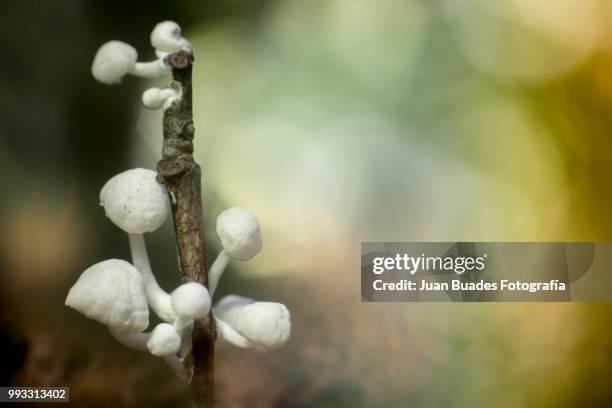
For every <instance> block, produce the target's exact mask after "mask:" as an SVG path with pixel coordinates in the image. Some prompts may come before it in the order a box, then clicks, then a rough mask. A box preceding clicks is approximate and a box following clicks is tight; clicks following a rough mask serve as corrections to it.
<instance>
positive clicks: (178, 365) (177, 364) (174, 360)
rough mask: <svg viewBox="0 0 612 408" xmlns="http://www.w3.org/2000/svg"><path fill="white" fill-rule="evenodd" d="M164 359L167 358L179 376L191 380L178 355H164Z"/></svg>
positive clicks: (187, 380) (167, 361)
mask: <svg viewBox="0 0 612 408" xmlns="http://www.w3.org/2000/svg"><path fill="white" fill-rule="evenodd" d="M164 360H166V363H168V365H169V366H170V368H172V369H173V370H174V372H175V373H176V375H177V377H178V378H180V379H181V380H183V381H185V382H191V379H190V378H189V376H188V375H187V370H186V369H185V366H184V365H183V362H182V361H181V360H180V359H179V358H178V357H177V356H167V357H164Z"/></svg>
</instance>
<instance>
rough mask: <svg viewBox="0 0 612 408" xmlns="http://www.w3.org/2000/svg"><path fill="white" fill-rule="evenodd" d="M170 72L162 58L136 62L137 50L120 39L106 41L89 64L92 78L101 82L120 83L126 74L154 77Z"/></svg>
mask: <svg viewBox="0 0 612 408" xmlns="http://www.w3.org/2000/svg"><path fill="white" fill-rule="evenodd" d="M170 72H171V68H170V66H168V65H167V64H166V63H165V62H164V60H163V58H159V59H157V60H154V61H151V62H138V52H137V51H136V49H134V47H132V46H131V45H129V44H126V43H124V42H122V41H108V42H106V43H104V44H102V46H100V48H99V49H98V51H97V52H96V55H95V57H94V60H93V63H92V65H91V73H92V74H93V76H94V78H96V79H97V80H98V81H100V82H102V83H103V84H107V85H112V84H117V83H120V82H121V80H122V79H123V77H124V76H125V75H127V74H132V75H136V76H140V77H145V78H155V77H158V76H160V75H164V74H169V73H170Z"/></svg>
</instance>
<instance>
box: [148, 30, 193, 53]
mask: <svg viewBox="0 0 612 408" xmlns="http://www.w3.org/2000/svg"><path fill="white" fill-rule="evenodd" d="M151 45H152V46H153V48H155V52H156V53H157V55H158V56H159V57H164V56H165V55H167V54H171V53H175V52H179V51H187V52H191V44H190V43H189V41H187V40H186V39H185V38H183V37H182V36H181V27H180V26H179V25H178V24H177V23H175V22H174V21H162V22H161V23H159V24H157V25H156V26H155V28H153V31H152V32H151Z"/></svg>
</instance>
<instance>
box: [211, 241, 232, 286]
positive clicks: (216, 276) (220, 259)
mask: <svg viewBox="0 0 612 408" xmlns="http://www.w3.org/2000/svg"><path fill="white" fill-rule="evenodd" d="M230 259H231V258H230V256H229V254H228V253H227V252H226V251H225V250H221V252H219V255H217V259H215V262H213V264H212V266H211V267H210V271H208V291H209V292H210V296H211V297H212V296H213V295H214V294H215V289H217V285H218V284H219V280H220V279H221V275H223V272H224V271H225V268H226V267H227V264H228V263H229V261H230Z"/></svg>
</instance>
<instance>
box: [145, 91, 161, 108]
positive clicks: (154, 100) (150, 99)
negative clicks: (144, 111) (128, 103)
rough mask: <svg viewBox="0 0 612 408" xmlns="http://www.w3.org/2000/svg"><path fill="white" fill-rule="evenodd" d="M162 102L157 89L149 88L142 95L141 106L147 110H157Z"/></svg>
mask: <svg viewBox="0 0 612 408" xmlns="http://www.w3.org/2000/svg"><path fill="white" fill-rule="evenodd" d="M163 102H164V101H163V100H162V90H161V89H159V88H149V89H147V90H146V91H144V93H143V94H142V104H143V105H144V106H145V107H147V108H149V109H159V108H160V107H161V106H162V103H163Z"/></svg>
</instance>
